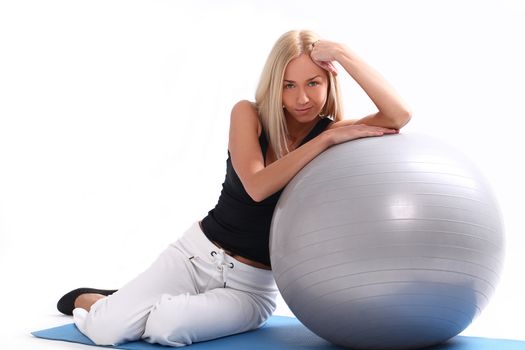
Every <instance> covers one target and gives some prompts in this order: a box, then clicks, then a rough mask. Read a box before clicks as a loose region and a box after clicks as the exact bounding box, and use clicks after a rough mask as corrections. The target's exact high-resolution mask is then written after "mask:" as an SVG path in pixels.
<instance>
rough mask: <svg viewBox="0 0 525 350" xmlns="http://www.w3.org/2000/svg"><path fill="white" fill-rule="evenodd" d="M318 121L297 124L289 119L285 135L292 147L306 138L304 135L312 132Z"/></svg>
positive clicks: (316, 119)
mask: <svg viewBox="0 0 525 350" xmlns="http://www.w3.org/2000/svg"><path fill="white" fill-rule="evenodd" d="M318 121H319V119H318V118H315V119H314V120H312V121H311V122H309V123H297V122H296V121H295V120H293V119H292V118H289V119H288V122H287V125H286V127H287V128H288V134H287V135H286V138H287V139H288V140H289V142H290V144H291V145H292V146H295V145H297V144H298V143H299V142H300V141H301V140H303V139H304V138H305V137H306V135H308V134H309V133H310V131H312V129H313V128H314V127H315V125H316V124H317V122H318Z"/></svg>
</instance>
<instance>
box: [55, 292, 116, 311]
mask: <svg viewBox="0 0 525 350" xmlns="http://www.w3.org/2000/svg"><path fill="white" fill-rule="evenodd" d="M116 291H117V290H116V289H95V288H78V289H75V290H72V291H71V292H69V293H67V294H65V295H64V296H63V297H62V298H60V300H59V301H58V303H57V309H58V311H60V312H61V313H63V314H65V315H73V310H74V309H75V308H76V307H81V308H83V309H85V310H86V311H89V309H90V308H91V305H93V304H94V303H95V302H96V301H97V300H99V299H101V298H103V297H105V296H108V295H111V294H113V293H115V292H116ZM80 296H82V297H81V298H79V297H80ZM77 299H78V300H77Z"/></svg>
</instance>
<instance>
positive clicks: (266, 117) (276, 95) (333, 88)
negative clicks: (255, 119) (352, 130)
mask: <svg viewBox="0 0 525 350" xmlns="http://www.w3.org/2000/svg"><path fill="white" fill-rule="evenodd" d="M317 40H319V36H318V35H317V34H315V33H314V32H312V31H309V30H300V31H299V30H292V31H289V32H286V33H284V34H283V35H282V36H281V37H280V38H279V39H278V40H277V42H276V43H275V45H274V46H273V48H272V50H271V51H270V54H269V55H268V58H267V60H266V64H265V65H264V69H263V71H262V74H261V78H260V80H259V85H258V86H257V90H256V93H255V103H256V106H257V110H258V113H259V118H260V120H261V124H262V126H263V129H264V132H265V133H266V137H267V139H268V142H269V144H270V146H271V147H272V149H273V151H274V153H275V155H276V157H277V159H279V158H281V157H283V156H284V155H285V154H287V153H288V152H289V149H288V145H287V142H286V135H287V133H288V130H287V127H286V119H285V116H284V111H283V107H282V106H283V100H282V93H283V81H284V71H285V69H286V67H287V66H288V63H290V61H291V60H293V59H294V58H297V57H299V56H300V55H301V54H307V55H310V53H311V52H312V49H313V44H314V43H315V42H316V41H317ZM327 73H328V81H329V84H328V96H327V99H326V103H325V105H324V107H323V109H322V111H321V114H322V115H323V116H326V117H328V118H330V119H332V120H334V121H339V120H342V119H343V106H342V102H341V97H340V87H339V81H338V80H337V77H336V76H334V75H333V74H332V73H331V72H328V71H327Z"/></svg>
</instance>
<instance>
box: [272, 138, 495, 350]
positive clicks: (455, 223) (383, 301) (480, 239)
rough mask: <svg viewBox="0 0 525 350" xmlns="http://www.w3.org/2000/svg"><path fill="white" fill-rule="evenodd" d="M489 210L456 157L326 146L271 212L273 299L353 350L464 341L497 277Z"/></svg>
mask: <svg viewBox="0 0 525 350" xmlns="http://www.w3.org/2000/svg"><path fill="white" fill-rule="evenodd" d="M503 238H504V237H503V227H502V219H501V216H500V212H499V209H498V207H497V204H496V200H495V198H494V196H493V194H492V193H491V190H490V188H489V186H488V184H487V183H486V181H485V180H484V179H483V177H482V176H481V174H480V172H479V170H478V169H476V167H475V166H474V165H473V164H472V163H471V162H470V161H469V160H468V159H467V158H466V157H465V156H463V155H461V154H460V153H459V152H458V151H457V150H456V149H454V148H452V147H450V146H448V145H447V144H445V143H443V142H440V141H439V140H436V139H433V138H430V137H428V136H425V135H420V134H413V133H409V134H398V135H386V136H383V137H374V138H363V139H358V140H354V141H351V142H347V143H344V144H340V145H337V146H334V147H332V148H330V149H328V150H326V151H325V152H323V153H322V154H320V155H319V156H318V157H316V158H315V159H314V160H312V161H311V162H310V163H309V164H308V165H307V166H306V167H304V168H303V169H302V170H301V171H300V172H299V173H298V174H297V176H295V178H294V179H293V180H292V181H291V182H290V183H289V184H288V186H287V187H286V188H285V190H284V191H283V193H282V195H281V197H280V199H279V202H278V204H277V207H276V209H275V212H274V216H273V221H272V229H271V238H270V251H271V262H272V268H273V271H274V275H275V279H276V281H277V285H278V287H279V290H280V292H281V294H282V296H283V298H284V300H285V301H286V303H287V304H288V306H289V307H290V309H291V310H292V312H293V313H294V314H295V315H296V316H297V318H298V319H299V320H300V321H301V322H302V323H303V324H304V325H306V326H307V327H308V328H309V329H310V330H311V331H313V332H314V333H316V334H317V335H319V336H321V337H323V338H325V339H326V340H328V341H331V342H333V343H335V344H338V345H342V346H346V347H351V348H356V349H412V348H419V347H425V346H430V345H433V344H437V343H441V342H443V341H446V340H447V339H449V338H451V337H453V336H455V335H457V334H458V333H460V332H461V331H463V330H464V329H465V328H466V327H467V326H468V325H469V324H470V323H471V322H472V320H473V319H474V318H475V317H476V316H477V315H478V314H479V313H480V312H481V310H482V309H483V308H484V307H485V305H486V304H487V303H488V301H489V298H490V297H491V295H492V294H493V292H494V288H495V286H496V284H497V282H498V278H499V273H500V270H501V267H502V260H503V250H504V240H503Z"/></svg>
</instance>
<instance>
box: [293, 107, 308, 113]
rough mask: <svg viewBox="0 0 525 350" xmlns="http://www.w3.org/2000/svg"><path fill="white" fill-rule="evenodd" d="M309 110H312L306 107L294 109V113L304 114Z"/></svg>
mask: <svg viewBox="0 0 525 350" xmlns="http://www.w3.org/2000/svg"><path fill="white" fill-rule="evenodd" d="M310 109H312V107H307V108H296V109H295V111H296V112H299V113H304V112H307V111H309V110H310Z"/></svg>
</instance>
